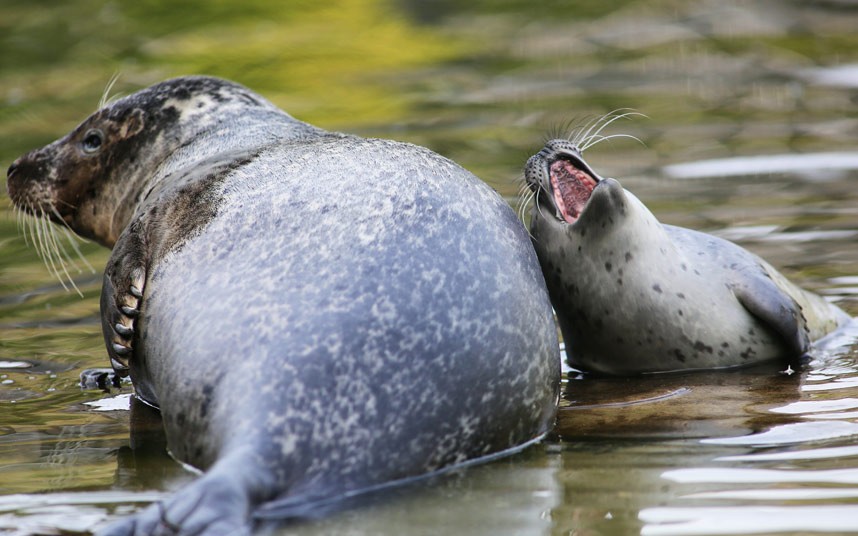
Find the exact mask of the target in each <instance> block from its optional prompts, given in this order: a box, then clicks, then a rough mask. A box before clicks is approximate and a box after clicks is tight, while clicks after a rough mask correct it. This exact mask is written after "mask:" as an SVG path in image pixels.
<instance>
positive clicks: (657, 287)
mask: <svg viewBox="0 0 858 536" xmlns="http://www.w3.org/2000/svg"><path fill="white" fill-rule="evenodd" d="M652 289H653V290H654V291H656V292H658V293H659V294H661V285H659V284H658V283H656V284H655V285H653V286H652Z"/></svg>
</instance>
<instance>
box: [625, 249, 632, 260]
mask: <svg viewBox="0 0 858 536" xmlns="http://www.w3.org/2000/svg"><path fill="white" fill-rule="evenodd" d="M632 258H633V257H632V254H631V252H629V251H626V262H629V261H631V260H632Z"/></svg>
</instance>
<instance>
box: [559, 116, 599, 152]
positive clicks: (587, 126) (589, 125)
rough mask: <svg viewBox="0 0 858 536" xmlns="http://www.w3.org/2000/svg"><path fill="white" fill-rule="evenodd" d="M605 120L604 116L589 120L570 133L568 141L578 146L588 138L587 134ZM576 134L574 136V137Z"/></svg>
mask: <svg viewBox="0 0 858 536" xmlns="http://www.w3.org/2000/svg"><path fill="white" fill-rule="evenodd" d="M604 118H605V116H604V115H600V116H595V117H593V118H591V119H589V120H588V121H587V122H586V123H584V124H583V125H581V126H580V127H576V128H575V130H573V131H572V132H570V133H569V136H568V137H567V139H568V140H569V141H570V142H572V144H573V145H576V146H577V145H578V144H579V143H581V140H583V139H584V138H586V137H587V134H588V133H589V132H590V131H591V130H592V129H593V128H595V127H596V125H598V124H599V122H600V121H602V120H603V119H604ZM573 132H574V135H573Z"/></svg>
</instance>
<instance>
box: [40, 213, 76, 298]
mask: <svg viewBox="0 0 858 536" xmlns="http://www.w3.org/2000/svg"><path fill="white" fill-rule="evenodd" d="M44 221H45V229H46V230H47V231H48V239H49V243H50V244H51V256H56V262H57V264H58V265H59V266H60V268H61V269H62V271H63V274H62V275H65V277H66V279H67V280H68V282H69V284H70V285H71V286H72V288H73V289H74V290H75V292H77V294H78V296H80V297H81V298H83V293H82V292H81V291H80V289H79V288H77V285H76V284H75V282H74V279H73V278H72V276H71V274H69V272H68V269H67V268H66V266H67V265H68V264H69V263H70V264H71V265H72V267H74V269H76V270H77V271H78V273H81V270H80V268H78V266H77V264H75V262H74V261H73V260H72V259H71V257H69V254H68V252H67V251H66V250H65V248H64V247H63V245H62V243H61V242H60V240H59V239H58V238H57V235H56V227H54V226H53V225H51V222H50V219H49V218H47V217H46V218H45V220H44ZM66 259H68V263H67V262H66ZM56 275H57V278H58V279H59V280H60V283H62V276H61V275H60V273H59V271H57V273H56ZM63 287H65V285H63ZM66 290H68V288H66Z"/></svg>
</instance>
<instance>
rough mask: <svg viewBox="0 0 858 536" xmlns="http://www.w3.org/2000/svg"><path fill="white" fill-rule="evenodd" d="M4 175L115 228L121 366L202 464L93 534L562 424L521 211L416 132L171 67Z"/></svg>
mask: <svg viewBox="0 0 858 536" xmlns="http://www.w3.org/2000/svg"><path fill="white" fill-rule="evenodd" d="M8 189H9V194H10V196H11V198H12V199H13V201H14V202H15V204H16V205H17V206H19V207H22V208H24V209H25V210H27V211H29V212H32V213H33V214H48V215H51V218H52V219H54V220H55V221H60V222H61V223H64V224H66V225H68V226H69V227H71V228H72V229H73V230H75V231H76V232H77V233H79V234H81V235H83V236H86V237H89V238H92V239H94V240H96V241H98V242H99V243H101V244H103V245H105V246H108V247H112V248H113V252H112V255H111V257H110V260H109V262H108V264H107V267H106V269H105V272H104V285H103V294H102V300H101V307H102V322H103V331H104V335H105V340H106V343H107V350H108V354H109V355H110V359H111V362H112V364H113V367H114V368H115V370H116V371H117V372H119V373H120V374H130V375H131V378H132V380H133V383H134V389H135V393H136V396H138V397H139V398H141V399H142V400H144V401H145V402H147V403H149V404H151V405H154V406H157V407H159V408H160V410H161V412H162V415H163V421H164V426H165V429H166V435H167V441H168V445H169V449H170V451H171V452H172V454H173V455H174V456H175V457H176V458H177V459H179V460H181V461H183V462H185V463H188V464H191V465H193V466H195V467H198V468H200V469H203V470H204V471H205V473H204V474H203V475H202V476H201V477H200V478H199V479H197V480H196V481H194V482H193V483H191V484H190V485H188V486H187V487H185V488H184V489H182V490H181V491H179V492H178V493H177V494H176V495H174V496H173V497H172V498H170V499H168V500H166V501H165V502H164V503H163V504H157V505H153V506H151V507H150V508H148V509H145V510H143V511H142V512H141V513H138V514H137V515H136V516H134V517H132V518H130V519H126V520H122V521H120V522H119V523H118V524H117V525H115V526H113V527H112V528H108V529H107V530H106V532H105V534H111V535H118V534H132V533H134V534H150V533H155V532H157V531H167V532H169V531H172V532H174V533H177V534H227V533H228V534H233V533H245V532H247V531H249V530H251V527H252V525H253V523H254V521H253V519H255V518H259V517H290V516H301V515H304V514H306V513H308V512H311V511H312V510H313V508H314V505H316V504H322V503H329V502H331V501H334V500H336V499H337V498H338V497H344V496H351V495H354V494H355V493H358V492H360V491H362V490H367V489H373V488H377V487H379V486H382V485H386V484H389V483H392V482H398V481H402V480H406V479H410V478H413V477H417V476H419V475H425V474H428V473H432V472H434V471H438V470H441V469H444V468H449V467H453V466H456V465H458V464H462V463H465V462H469V461H475V460H482V459H487V458H490V457H493V456H497V455H499V454H502V453H507V452H511V451H514V450H516V449H520V448H522V447H523V446H524V445H527V444H529V443H530V442H532V441H534V440H536V439H538V438H540V437H541V436H542V435H543V434H545V433H546V432H547V430H548V429H549V428H550V426H551V424H552V420H553V416H554V413H555V404H556V401H557V396H558V385H559V373H560V370H559V369H560V364H559V352H558V346H557V339H556V335H555V331H554V330H555V328H554V323H553V318H552V312H551V306H550V302H549V299H548V296H547V293H546V290H545V285H544V281H543V278H542V274H541V272H540V269H539V265H538V262H537V259H536V256H535V254H534V253H533V250H532V248H531V246H530V243H529V240H528V237H527V233H526V231H525V229H524V228H523V226H522V225H521V224H520V222H519V221H518V220H517V218H516V217H515V214H514V213H513V211H512V210H511V209H510V208H509V207H508V206H507V205H506V203H505V202H504V201H503V200H502V199H501V198H500V197H499V196H498V195H497V194H496V193H495V192H494V191H492V190H491V189H490V188H489V187H488V186H486V185H485V184H484V183H482V182H480V181H479V180H478V179H477V178H476V177H474V176H473V175H471V174H470V173H468V172H466V171H465V170H464V169H462V168H461V167H459V166H457V165H456V164H454V163H453V162H451V161H449V160H447V159H445V158H442V157H441V156H438V155H437V154H435V153H433V152H431V151H429V150H427V149H424V148H421V147H417V146H414V145H410V144H405V143H398V142H394V141H386V140H380V139H364V138H360V137H356V136H349V135H344V134H338V133H332V132H326V131H324V130H321V129H319V128H316V127H313V126H310V125H308V124H305V123H302V122H300V121H297V120H295V119H293V118H292V117H290V116H289V115H287V114H286V113H284V112H282V111H281V110H279V109H277V108H276V107H275V106H274V105H272V104H271V103H269V102H267V101H266V100H265V99H263V98H262V97H260V96H259V95H257V94H255V93H253V92H251V91H249V90H248V89H246V88H244V87H242V86H240V85H237V84H235V83H232V82H228V81H224V80H220V79H214V78H208V77H184V78H177V79H173V80H168V81H165V82H162V83H159V84H157V85H154V86H152V87H149V88H147V89H144V90H142V91H139V92H138V93H135V94H132V95H130V96H128V97H125V98H123V99H120V100H117V101H115V102H113V103H112V104H109V105H107V106H106V107H104V108H102V109H100V110H98V111H97V112H96V113H95V114H93V115H92V116H90V117H89V118H88V119H86V120H85V121H84V122H83V123H82V124H81V125H80V126H78V127H77V128H75V129H74V130H73V131H72V132H71V133H70V134H68V135H67V136H65V137H64V138H62V139H60V140H58V141H56V142H54V143H52V144H50V145H48V146H46V147H44V148H42V149H38V150H36V151H33V152H31V153H28V154H26V155H25V156H23V157H21V158H20V159H18V160H17V161H16V162H15V163H14V164H12V166H11V168H10V169H9V172H8Z"/></svg>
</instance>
